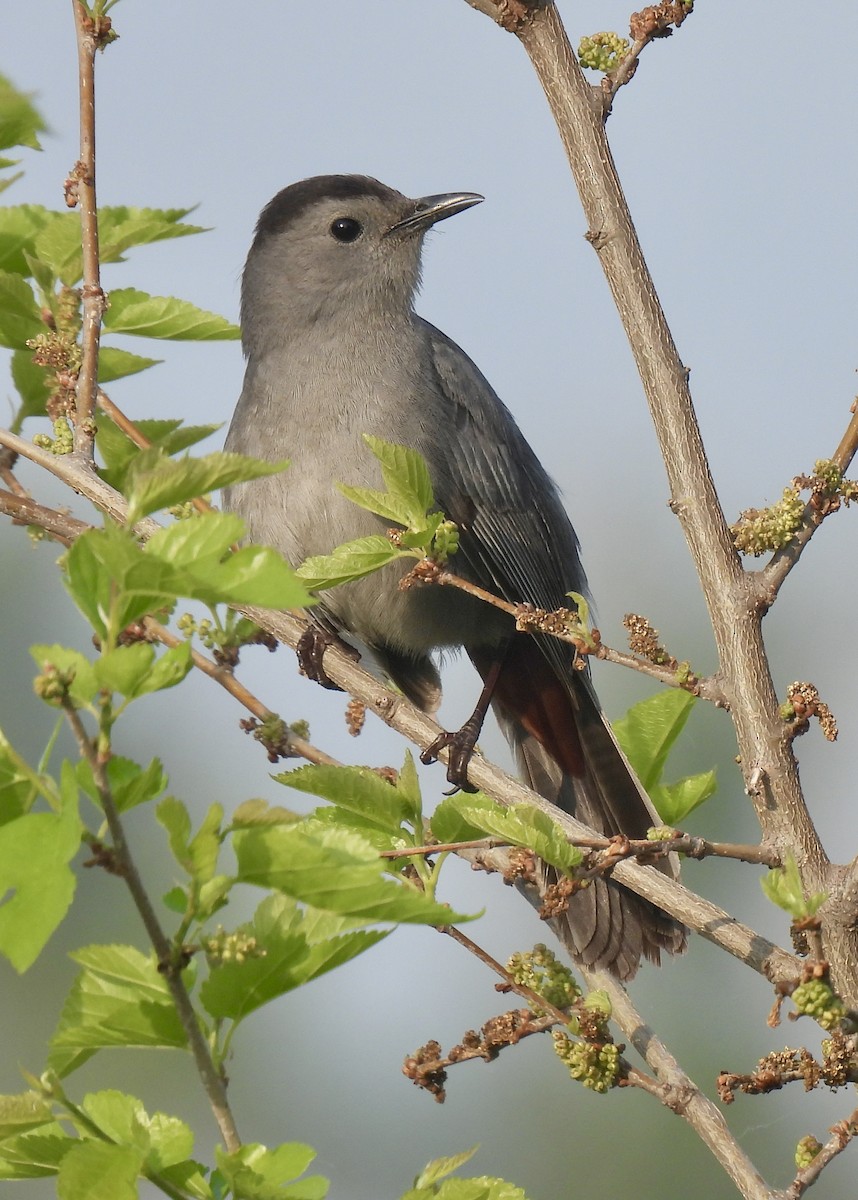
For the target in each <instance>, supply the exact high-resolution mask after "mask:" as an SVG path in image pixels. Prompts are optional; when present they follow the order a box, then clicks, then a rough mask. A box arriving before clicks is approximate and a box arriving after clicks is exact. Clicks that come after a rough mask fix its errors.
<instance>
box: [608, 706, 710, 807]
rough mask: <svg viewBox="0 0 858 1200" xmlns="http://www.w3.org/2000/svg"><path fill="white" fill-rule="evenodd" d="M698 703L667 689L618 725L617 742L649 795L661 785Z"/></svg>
mask: <svg viewBox="0 0 858 1200" xmlns="http://www.w3.org/2000/svg"><path fill="white" fill-rule="evenodd" d="M695 702H696V698H695V697H694V696H692V694H691V693H690V692H685V691H683V690H682V689H681V688H666V689H665V690H664V691H661V692H656V693H655V694H654V695H652V696H648V697H647V698H646V700H641V701H640V703H639V704H635V705H634V706H633V707H632V708H630V709H629V711H628V712H627V713H626V715H625V716H624V717H622V718H621V719H620V720H619V721H615V722H614V725H613V729H614V733H615V735H616V738H617V741H618V742H619V743H620V747H621V748H622V751H623V753H624V754H625V756H626V758H627V759H628V760H629V762H630V763H631V765H632V768H633V770H634V771H635V774H636V775H637V777H638V779H640V781H641V783H642V784H643V786H644V788H645V789H646V790H647V791H649V790H650V788H651V787H653V786H654V785H655V784H657V783H659V782H660V781H661V776H662V774H663V772H664V766H665V763H666V762H667V756H668V754H669V753H670V751H671V749H672V747H673V746H674V744H675V743H676V740H677V738H678V737H679V735H680V734H681V733H682V730H683V728H684V726H685V722H686V721H687V720H688V717H689V716H690V714H691V710H692V708H694V705H695Z"/></svg>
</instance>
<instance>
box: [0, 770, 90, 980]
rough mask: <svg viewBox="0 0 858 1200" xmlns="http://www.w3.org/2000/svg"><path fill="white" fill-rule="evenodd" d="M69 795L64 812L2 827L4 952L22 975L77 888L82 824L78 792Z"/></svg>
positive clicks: (0, 941) (0, 930)
mask: <svg viewBox="0 0 858 1200" xmlns="http://www.w3.org/2000/svg"><path fill="white" fill-rule="evenodd" d="M63 796H64V804H63V811H62V812H59V813H57V812H50V813H26V814H25V815H24V816H22V817H18V818H17V819H16V820H14V821H8V822H7V823H6V824H5V825H3V826H0V888H2V891H0V901H2V903H0V953H2V954H4V955H5V956H6V958H8V959H9V961H10V963H11V964H12V966H13V967H14V968H15V970H16V971H18V972H20V973H22V972H24V971H26V970H27V968H28V967H30V966H32V964H33V963H34V962H35V961H36V959H37V958H38V956H39V954H40V953H41V951H42V949H43V948H44V946H45V943H46V942H47V941H48V938H49V937H50V936H51V934H52V933H53V932H54V930H55V929H56V928H57V926H58V925H59V924H60V922H61V921H62V919H63V917H64V916H65V915H66V913H67V912H68V909H69V906H70V905H71V902H72V897H73V896H74V892H75V877H74V874H73V872H72V871H71V870H70V869H69V866H68V864H69V862H70V860H71V859H72V858H73V857H74V856H75V854H76V853H77V851H78V848H79V846H80V834H81V822H80V817H79V816H78V811H77V794H76V790H74V791H72V792H71V793H67V792H66V790H65V789H64V792H63ZM10 893H11V895H10Z"/></svg>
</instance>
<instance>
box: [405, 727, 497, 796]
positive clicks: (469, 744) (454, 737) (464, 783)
mask: <svg viewBox="0 0 858 1200" xmlns="http://www.w3.org/2000/svg"><path fill="white" fill-rule="evenodd" d="M481 724H482V722H479V723H477V722H476V721H474V720H473V718H472V719H471V720H470V721H466V722H465V724H464V725H463V726H462V728H461V729H457V730H455V732H452V733H450V732H448V731H445V732H444V733H441V734H439V735H438V737H436V738H435V741H434V742H433V743H432V744H431V746H427V747H426V749H425V750H424V751H423V753H422V754H421V755H420V761H421V762H422V763H425V764H428V763H433V762H437V761H438V755H439V754H440V753H441V751H442V750H449V751H450V753H449V756H448V758H447V782H448V783H452V785H453V789H452V791H450V792H447V795H448V796H452V795H453V794H454V793H455V792H458V791H462V792H476V791H479V788H477V787H475V786H474V784H472V783H469V781H468V766H469V764H470V761H471V758H472V756H473V753H474V748H475V747H476V744H477V738H478V737H479V733H480V726H481Z"/></svg>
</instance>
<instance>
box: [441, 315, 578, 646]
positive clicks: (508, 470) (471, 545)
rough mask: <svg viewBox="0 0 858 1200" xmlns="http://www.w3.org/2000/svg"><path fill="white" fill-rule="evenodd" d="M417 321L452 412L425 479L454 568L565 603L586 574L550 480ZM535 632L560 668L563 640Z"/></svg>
mask: <svg viewBox="0 0 858 1200" xmlns="http://www.w3.org/2000/svg"><path fill="white" fill-rule="evenodd" d="M422 324H423V326H424V328H425V333H426V338H427V342H428V345H429V348H430V351H431V353H430V355H428V356H427V361H429V362H431V364H432V365H431V370H432V371H433V372H434V378H433V379H431V380H427V381H426V382H427V386H429V387H433V388H434V389H436V390H437V389H440V390H441V391H442V393H443V394H444V396H445V398H446V400H447V402H448V406H449V412H450V418H449V427H448V428H446V429H438V430H436V431H435V433H434V436H436V437H437V439H438V447H437V452H436V454H435V455H433V458H434V460H435V461H441V462H443V463H444V470H443V472H439V473H438V478H434V479H433V485H434V487H435V494H436V499H437V501H438V504H439V506H440V507H441V508H442V509H443V510H444V511H445V513H446V514H447V516H449V517H450V519H451V520H453V521H455V522H456V523H457V524H458V525H459V528H460V534H461V540H460V549H459V552H458V554H457V555H456V558H455V561H454V563H453V569H454V570H456V571H458V572H460V573H461V574H463V575H465V576H466V577H468V578H470V579H471V580H472V581H473V582H475V583H479V584H481V585H482V586H484V587H486V588H488V589H489V590H490V591H495V592H496V593H497V594H498V595H500V596H501V597H502V598H503V599H505V600H509V601H511V602H513V603H516V602H524V601H527V602H530V603H532V604H535V605H537V606H538V607H540V608H546V609H554V608H558V607H560V606H563V605H567V606H568V605H569V604H570V601H569V600H568V598H567V595H566V594H567V592H570V591H575V592H581V593H586V588H587V583H586V578H585V576H584V571H583V568H582V566H581V560H580V557H579V553H578V539H577V538H576V536H575V531H574V529H573V528H572V525H571V523H570V521H569V518H568V516H567V515H566V512H565V509H564V508H563V505H562V503H561V501H560V497H559V495H558V492H557V488H556V487H555V485H554V483H553V482H552V480H551V479H550V478H549V476H548V475H547V474H546V472H545V470H544V468H543V467H542V465H541V464H540V462H539V460H538V459H537V457H536V455H535V454H534V452H533V450H532V449H531V448H530V446H529V445H528V443H527V442H526V441H525V438H524V436H523V434H522V433H521V431H520V429H519V428H518V426H517V425H516V423H515V421H514V420H513V418H512V416H511V414H510V413H509V411H508V410H507V409H506V407H505V406H504V404H503V403H502V402H501V400H500V399H499V398H498V396H497V394H496V393H495V392H494V390H493V389H492V387H491V385H490V384H489V382H488V381H487V380H486V378H485V377H484V376H483V375H482V373H481V372H480V370H479V369H478V368H477V367H476V365H475V364H474V363H473V362H472V361H471V360H470V359H469V358H468V356H467V355H466V354H465V353H464V352H463V351H462V350H461V349H460V348H459V347H458V346H457V345H456V344H455V342H452V341H450V339H449V338H447V337H445V336H444V334H443V333H441V332H440V331H439V330H437V329H435V328H434V326H432V325H429V324H428V322H422ZM430 436H431V435H430ZM539 641H540V643H541V644H543V647H544V650H545V652H546V653H547V654H548V657H549V658H550V659H551V660H552V661H553V662H555V664H557V665H559V664H560V662H561V661H562V663H563V664H564V668H565V669H568V667H567V666H566V664H568V661H569V657H570V656H569V653H568V651H567V649H566V648H565V647H564V646H563V645H562V643H560V642H558V641H557V640H556V639H554V638H548V639H543V638H540V639H539Z"/></svg>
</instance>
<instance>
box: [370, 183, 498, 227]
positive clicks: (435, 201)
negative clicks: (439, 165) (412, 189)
mask: <svg viewBox="0 0 858 1200" xmlns="http://www.w3.org/2000/svg"><path fill="white" fill-rule="evenodd" d="M483 200H485V196H480V195H478V194H477V193H476V192H447V193H446V194H445V195H443V196H423V197H422V198H421V199H420V200H415V201H414V211H413V212H411V213H409V215H408V216H407V217H403V218H402V220H401V221H397V222H396V224H395V225H391V227H390V229H388V231H387V233H386V234H385V237H389V236H390V234H392V233H423V232H424V231H425V230H427V229H429V228H430V226H432V225H434V224H435V223H436V222H437V221H444V220H446V218H447V217H454V216H455V215H456V213H460V212H464V211H465V209H466V208H471V207H472V206H473V205H474V204H481V203H482V202H483Z"/></svg>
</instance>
